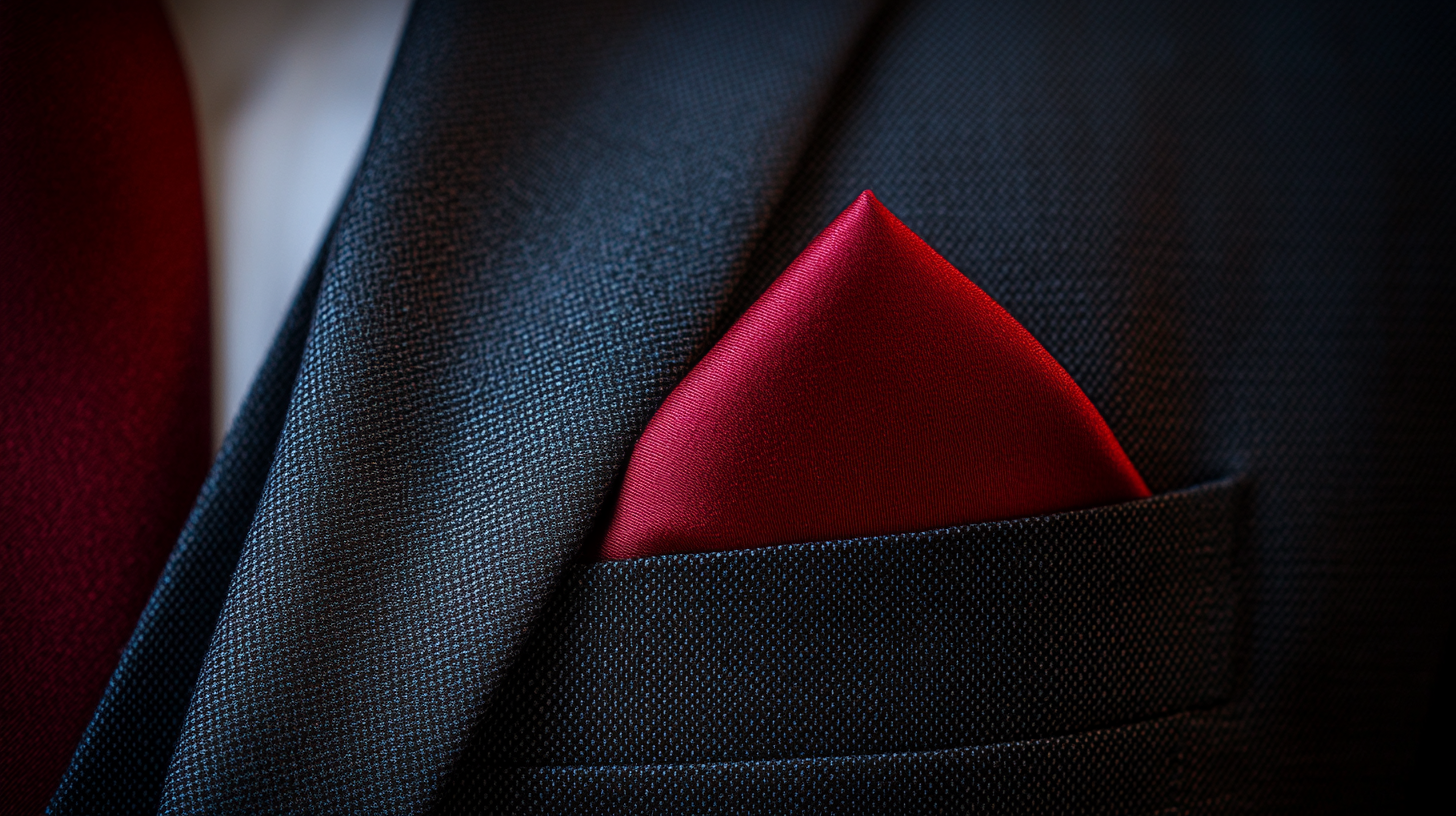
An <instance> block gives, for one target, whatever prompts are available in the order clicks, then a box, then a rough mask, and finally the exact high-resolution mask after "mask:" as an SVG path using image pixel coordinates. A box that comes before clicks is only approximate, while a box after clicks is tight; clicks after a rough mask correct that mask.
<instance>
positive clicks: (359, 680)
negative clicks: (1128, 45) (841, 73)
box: [161, 2, 863, 813]
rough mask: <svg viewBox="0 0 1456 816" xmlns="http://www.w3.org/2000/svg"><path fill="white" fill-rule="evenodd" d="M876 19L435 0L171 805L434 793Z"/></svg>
mask: <svg viewBox="0 0 1456 816" xmlns="http://www.w3.org/2000/svg"><path fill="white" fill-rule="evenodd" d="M862 19H863V14H862V13H861V12H857V11H854V10H853V9H852V8H848V7H844V6H841V5H837V4H836V5H833V6H816V5H812V4H811V5H797V4H796V5H794V6H792V7H790V8H788V9H778V8H776V7H774V6H769V5H766V6H764V7H762V8H755V7H749V6H742V5H739V4H731V5H728V6H723V5H722V4H716V3H705V4H700V5H699V7H696V8H693V7H667V8H632V7H623V8H576V7H571V6H561V7H557V6H553V5H547V4H539V3H523V4H518V5H517V6H516V7H514V8H512V7H491V8H485V7H482V6H480V5H478V4H474V3H448V2H440V3H424V4H421V5H420V6H418V7H417V8H416V9H415V10H414V12H413V15H412V18H411V21H410V22H409V24H408V27H407V30H406V32H405V34H404V37H403V44H402V46H401V51H400V55H399V58H398V62H397V65H396V67H395V72H394V76H393V78H392V80H391V82H390V83H389V86H388V87H387V89H386V92H385V98H384V102H383V104H382V108H381V113H380V117H379V121H378V123H377V125H376V130H375V133H374V135H373V137H372V141H371V145H370V148H369V150H368V154H367V156H366V159H365V160H364V163H363V165H362V167H361V169H360V171H359V175H358V178H357V180H356V182H355V186H354V188H353V191H352V192H351V193H350V195H349V197H348V198H347V200H346V201H345V203H344V204H343V208H342V211H341V213H340V216H339V220H338V223H337V226H336V232H335V234H334V237H333V239H332V241H331V243H330V245H329V247H328V250H327V252H328V258H327V261H326V264H325V267H324V269H323V271H322V280H321V281H320V284H319V286H320V288H319V293H318V299H317V303H316V305H315V306H314V309H313V314H312V318H311V325H310V327H309V336H308V340H307V343H306V346H305V348H304V351H303V353H302V356H301V358H300V362H299V364H298V372H297V376H296V379H295V380H294V382H293V383H292V393H291V395H290V398H289V403H288V406H287V418H286V421H285V423H284V427H283V429H282V431H281V433H280V436H279V438H278V442H277V449H276V453H275V454H274V457H273V461H272V463H271V466H270V470H269V472H268V476H267V483H266V487H265V488H264V489H263V491H262V494H261V497H260V499H259V500H258V504H257V507H256V512H254V513H253V515H252V518H251V522H250V529H249V530H248V533H247V538H246V543H245V544H244V545H243V551H242V555H241V556H240V557H239V560H238V562H237V568H236V570H235V571H234V572H233V574H232V576H231V583H230V585H229V588H228V597H227V601H226V603H225V604H224V607H223V610H222V612H221V613H220V615H219V617H218V619H217V627H216V632H215V634H214V635H213V638H212V642H211V644H210V646H209V648H208V651H207V656H206V659H205V660H204V662H203V664H202V667H201V670H200V672H199V674H198V675H197V680H196V687H195V690H194V691H193V693H192V697H191V700H190V703H189V709H188V712H187V715H186V721H185V724H184V725H183V727H182V729H181V732H180V735H179V736H178V737H177V743H176V748H175V750H174V751H173V753H172V756H171V761H170V769H169V771H168V775H167V782H166V785H165V787H164V789H163V796H162V804H161V807H162V809H163V810H164V811H167V812H219V811H249V812H253V811H257V810H300V809H305V810H324V811H348V812H358V811H377V812H390V813H403V812H411V811H418V810H421V809H423V808H425V807H427V806H428V804H429V803H430V802H431V801H432V799H433V798H434V796H435V792H436V790H437V788H438V786H439V784H440V781H441V780H442V778H443V776H444V775H445V773H446V772H447V771H448V769H449V768H450V767H451V765H452V764H453V763H454V760H455V758H456V757H457V756H458V754H459V752H460V751H461V750H462V749H463V748H464V745H465V742H466V739H467V737H468V736H469V733H470V729H471V726H472V724H473V721H474V718H475V715H476V713H477V712H478V711H479V710H480V709H481V708H482V707H483V705H484V703H485V701H487V700H488V699H489V697H490V694H491V692H492V690H493V688H494V684H495V680H496V677H497V675H498V673H499V672H500V671H501V669H502V668H503V667H504V666H505V665H506V664H507V661H508V659H509V657H510V655H511V654H513V653H514V651H515V650H516V649H517V647H518V646H519V643H520V641H521V639H522V638H523V637H524V635H525V632H526V629H527V625H528V623H529V621H530V619H531V618H532V616H533V615H534V612H535V610H536V609H537V608H539V606H540V604H541V603H542V602H543V601H544V599H545V596H546V594H547V592H548V591H549V590H550V588H551V587H552V585H553V583H554V581H555V579H556V577H557V575H558V573H559V570H560V569H561V568H562V567H563V566H564V565H565V563H566V562H567V561H568V559H570V558H571V557H572V555H573V554H574V552H575V550H576V548H577V547H578V546H579V543H580V540H581V538H582V537H583V535H584V534H585V532H586V530H587V528H588V527H589V526H590V524H591V522H592V519H593V516H594V514H595V513H596V511H597V509H598V507H599V506H600V504H601V501H602V498H603V496H604V495H605V493H606V491H607V489H608V486H609V484H610V482H611V481H612V479H613V478H614V477H615V476H616V474H617V473H618V471H619V469H620V466H621V464H622V462H623V461H624V460H625V457H626V453H627V450H628V449H629V447H630V445H631V442H632V440H633V439H635V437H636V436H637V434H639V433H640V432H641V429H642V426H643V425H644V424H645V423H646V420H647V417H648V415H649V414H650V412H651V410H652V408H653V407H655V405H656V404H657V403H658V402H660V401H661V399H662V396H663V394H664V393H665V392H666V390H667V389H668V388H669V387H670V386H671V384H672V383H673V382H674V381H676V379H677V378H678V377H680V376H681V374H682V372H683V371H684V370H685V368H686V364H687V361H688V359H689V358H690V357H691V356H692V355H693V354H694V353H695V351H697V350H699V348H700V347H701V346H702V345H703V344H704V342H705V334H706V329H707V328H708V326H709V325H710V324H711V323H712V322H713V320H714V318H715V317H716V315H717V312H718V310H719V309H721V307H722V304H723V303H724V294H725V290H726V288H727V287H728V286H729V285H730V284H731V282H732V281H733V279H734V277H735V276H736V275H737V274H738V273H739V272H740V271H741V269H742V268H743V261H744V259H745V258H746V256H747V254H748V246H749V245H750V243H751V241H752V239H753V238H754V237H755V236H756V235H757V234H758V233H759V232H760V231H761V228H762V224H763V220H764V218H765V217H766V215H767V212H768V208H769V205H770V204H771V202H772V201H773V200H774V198H775V197H776V193H777V191H779V190H781V188H782V185H783V183H784V181H785V180H786V177H787V171H788V169H789V168H790V167H791V165H792V162H793V159H794V158H795V156H796V155H797V152H798V150H799V148H800V147H801V145H802V141H803V139H804V137H805V136H807V133H808V123H809V122H810V120H811V118H812V115H813V113H814V111H815V110H816V109H817V106H818V105H819V104H820V102H821V101H822V98H823V95H824V92H825V91H826V89H827V88H828V86H829V83H830V81H831V80H832V78H833V77H834V75H835V73H836V70H837V68H838V66H839V65H840V64H841V63H842V61H843V58H844V54H845V51H846V49H847V47H848V46H849V45H850V44H851V43H852V42H853V37H854V35H855V34H856V32H857V31H858V28H859V25H860V23H861V21H862ZM703 114H707V115H706V116H704V115H703ZM708 190H712V191H714V192H713V195H711V196H705V195H704V193H705V191H708ZM563 389H566V390H563ZM224 482H225V483H226V484H227V485H229V486H231V481H230V480H228V479H224ZM179 606H180V605H179ZM171 614H177V615H185V614H188V612H187V610H184V609H178V610H175V611H174V612H173V613H171Z"/></svg>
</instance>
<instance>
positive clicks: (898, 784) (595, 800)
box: [440, 714, 1206, 816]
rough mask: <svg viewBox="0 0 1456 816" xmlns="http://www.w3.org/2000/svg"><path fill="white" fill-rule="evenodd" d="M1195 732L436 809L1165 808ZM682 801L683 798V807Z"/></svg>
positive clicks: (715, 774) (1163, 728)
mask: <svg viewBox="0 0 1456 816" xmlns="http://www.w3.org/2000/svg"><path fill="white" fill-rule="evenodd" d="M1205 738H1206V732H1205V730H1204V729H1203V728H1202V727H1201V725H1200V723H1199V721H1198V719H1197V718H1196V717H1194V716H1192V715H1189V714H1180V715H1175V716H1172V717H1166V718H1162V719H1159V720H1154V721H1151V722H1147V723H1140V724H1138V725H1135V726H1130V727H1128V728H1122V729H1117V730H1115V731H1092V732H1086V733H1081V734H1076V735H1071V736H1066V737H1059V738H1055V739H1047V740H1034V741H1028V742H1020V743H1006V744H999V745H980V746H973V747H966V748H952V749H947V750H942V751H922V752H914V753H893V754H862V755H857V756H845V757H814V758H807V759H784V760H767V761H761V762H724V763H716V764H709V765H616V766H612V765H607V766H598V767H580V766H577V767H571V766H558V767H540V768H506V769H499V770H481V771H477V772H476V773H474V774H472V776H471V780H472V782H473V783H474V784H477V785H479V787H480V788H481V790H483V791H489V793H488V794H487V796H485V797H484V798H483V799H482V800H481V801H478V802H472V803H468V804H464V805H462V806H457V805H456V803H453V802H446V803H445V805H444V807H442V808H441V809H440V812H441V813H455V812H458V813H502V814H506V813H591V814H616V813H632V814H638V813H642V814H658V813H660V814H664V816H666V815H667V814H680V813H684V812H691V813H695V814H696V813H703V814H733V813H795V814H800V813H823V814H840V813H866V814H868V813H883V814H887V816H891V815H893V816H898V815H899V814H921V813H924V814H941V813H1006V812H1015V813H1066V814H1084V813H1106V814H1124V813H1176V812H1179V810H1180V809H1181V808H1180V805H1181V804H1182V797H1181V796H1180V794H1181V793H1182V789H1183V786H1182V785H1181V784H1180V783H1181V781H1182V779H1183V774H1184V773H1186V771H1187V770H1188V768H1189V766H1190V765H1192V764H1193V760H1194V758H1195V756H1196V753H1197V748H1198V746H1199V744H1200V743H1201V742H1203V741H1204V740H1205ZM689 803H690V805H689Z"/></svg>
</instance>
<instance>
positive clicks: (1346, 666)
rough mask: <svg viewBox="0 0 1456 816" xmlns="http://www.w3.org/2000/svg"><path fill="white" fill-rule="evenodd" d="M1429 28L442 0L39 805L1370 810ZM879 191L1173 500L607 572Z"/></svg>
mask: <svg viewBox="0 0 1456 816" xmlns="http://www.w3.org/2000/svg"><path fill="white" fill-rule="evenodd" d="M1452 25H1453V23H1452V17H1451V13H1450V11H1449V9H1442V8H1432V9H1423V8H1417V7H1409V8H1405V7H1402V8H1394V9H1392V8H1388V7H1385V6H1381V7H1379V8H1374V7H1372V8H1370V9H1361V8H1355V7H1346V6H1343V5H1332V4H1328V3H1313V2H1311V3H1300V2H1258V3H1247V4H1236V3H1230V4H1214V5H1209V4H1198V3H1191V4H1186V3H1185V4H1172V3H1170V4H1157V3H1138V2H1128V3H1121V2H1112V3H1106V4H1089V5H1082V4H1070V3H1065V4H1059V3H1026V2H1008V3H995V2H988V3H968V2H960V1H959V0H943V1H942V0H916V1H915V2H905V3H883V4H874V3H853V2H847V3H831V2H804V3H767V2H765V3H714V2H701V3H691V2H689V3H642V2H631V1H630V0H627V1H624V2H620V3H592V4H573V3H569V2H560V3H557V2H551V3H543V2H521V3H510V2H502V3H489V4H487V3H474V2H453V1H452V0H422V1H421V2H420V3H419V4H418V5H417V7H416V8H415V9H414V10H413V12H412V16H411V18H410V21H409V23H408V26H407V29H406V31H405V33H404V36H403V41H402V44H401V46H400V50H399V54H398V58H397V61H396V64H395V67H394V69H393V73H392V76H391V79H390V80H389V83H388V86H387V90H386V92H385V95H384V100H383V103H382V107H381V109H380V112H379V117H378V121H377V124H376V126H375V129H374V132H373V135H372V138H371V140H370V143H369V147H368V150H367V153H366V155H365V157H364V160H363V162H362V165H361V167H360V169H359V171H358V175H357V177H356V178H355V180H354V182H353V184H352V187H351V188H350V191H349V193H348V195H347V197H346V198H345V200H344V202H343V204H342V206H341V208H340V211H339V213H338V216H337V219H336V221H335V222H334V225H333V227H332V229H331V231H330V233H329V235H328V238H327V240H326V242H325V244H324V247H323V250H322V252H321V253H320V255H319V258H318V261H317V263H316V265H315V266H314V268H313V271H312V272H311V274H310V275H309V276H308V278H307V281H306V283H305V284H304V286H303V288H302V290H301V291H300V293H299V295H298V298H297V301H296V302H295V304H294V306H293V310H292V312H291V313H290V315H289V317H288V319H287V322H286V325H285V326H284V328H283V330H282V332H281V333H280V335H279V337H278V340H277V342H276V344H275V346H274V347H273V350H272V352H271V354H270V356H269V358H268V361H267V363H266V365H265V367H264V369H263V371H262V373H261V375H260V377H259V379H258V380H257V382H256V384H255V386H254V388H253V390H252V392H251V395H250V396H249V397H248V399H247V402H246V404H245V405H244V407H243V409H242V412H241V414H240V416H239V418H238V420H237V422H236V424H235V425H234V427H233V429H232V431H231V433H230V434H229V435H228V437H227V441H226V442H225V444H224V446H223V449H222V452H221V454H220V456H219V458H218V460H217V463H216V465H215V467H214V469H213V471H212V475H211V476H210V478H209V479H208V481H207V483H206V486H205V487H204V489H203V491H202V494H201V496H200V498H199V500H198V504H197V506H196V509H195V510H194V512H193V515H192V517H191V520H190V522H189V523H188V525H187V527H186V530H185V531H184V533H183V535H182V538H181V540H180V541H179V543H178V545H177V548H176V550H175V552H174V554H173V555H172V558H171V561H170V563H169V565H168V567H167V569H166V573H165V574H164V576H163V579H162V582H161V583H160V585H159V586H158V589H157V590H156V593H155V595H154V596H153V597H152V600H151V602H150V605H149V606H148V608H147V611H146V613H145V614H144V616H143V618H142V620H141V623H140V625H139V627H138V629H137V630H136V633H135V635H134V637H133V639H132V641H131V643H130V645H129V646H128V648H127V651H126V653H125V655H124V656H123V658H122V662H121V666H120V668H119V669H118V670H117V673H116V675H115V677H114V678H113V680H112V682H111V685H110V687H109V689H108V691H107V693H106V697H105V699H104V701H103V702H102V704H101V707H100V709H99V711H98V713H97V715H96V718H95V720H94V722H93V723H92V725H91V727H90V729H89V730H88V731H87V734H86V737H85V740H84V741H83V743H82V745H81V746H80V749H79V751H78V753H77V754H76V757H75V759H74V761H73V764H72V766H71V769H70V771H69V772H68V774H67V776H66V778H65V781H64V782H63V784H62V786H61V789H60V790H59V792H58V793H57V795H56V798H55V800H54V802H53V804H52V808H53V809H54V810H55V811H56V812H58V813H89V812H103V811H104V812H112V813H117V812H137V813H140V812H152V811H155V810H157V809H158V808H160V809H162V810H164V811H166V812H168V813H231V812H238V813H245V812H246V813H251V812H340V813H345V812H347V813H363V812H378V813H422V812H427V811H438V812H541V813H720V812H721V813H771V812H772V813H778V812H814V813H819V812H823V813H844V812H882V813H919V812H927V813H929V812H980V811H983V810H985V811H993V810H994V811H996V812H1044V811H1067V812H1092V811H1098V812H1102V811H1106V812H1116V813H1152V812H1158V813H1162V812H1184V811H1187V812H1204V811H1241V810H1249V811H1258V812H1304V811H1309V812H1330V811H1336V810H1350V811H1355V812H1369V811H1372V810H1377V809H1382V808H1384V807H1386V806H1388V805H1389V804H1390V803H1391V802H1392V797H1395V796H1398V795H1399V794H1400V793H1401V792H1402V790H1403V788H1402V783H1403V781H1404V780H1405V779H1407V778H1408V775H1409V774H1410V773H1411V769H1412V768H1413V767H1415V764H1416V759H1417V758H1418V756H1419V746H1420V744H1421V743H1420V739H1421V729H1422V727H1423V723H1425V722H1426V714H1427V709H1428V701H1429V700H1430V699H1431V694H1430V692H1431V688H1432V685H1433V683H1434V682H1435V681H1436V677H1437V674H1436V669H1437V667H1438V665H1439V658H1440V653H1441V647H1442V643H1443V637H1444V633H1445V631H1446V628H1447V624H1448V622H1449V621H1450V616H1451V595H1450V589H1451V587H1452V578H1453V574H1452V570H1453V566H1456V555H1453V551H1452V546H1451V545H1452V541H1453V538H1452V533H1453V529H1452V520H1451V519H1452V515H1451V513H1450V512H1449V510H1450V497H1451V496H1452V495H1453V488H1456V484H1453V475H1452V465H1451V463H1452V462H1453V461H1456V458H1453V453H1456V451H1453V449H1452V448H1453V437H1456V428H1453V424H1452V422H1451V419H1452V413H1451V408H1452V396H1453V391H1452V377H1451V372H1452V371H1453V370H1456V353H1453V352H1456V344H1453V328H1452V327H1453V325H1456V324H1453V321H1452V319H1451V317H1450V315H1451V313H1452V311H1451V310H1452V308H1453V306H1456V277H1453V274H1452V273H1453V257H1456V255H1453V246H1456V244H1453V235H1456V230H1453V225H1456V219H1453V214H1456V199H1453V189H1456V188H1453V186H1452V180H1453V179H1452V171H1453V158H1452V156H1453V153H1452V151H1451V145H1452V141H1451V137H1452V135H1453V133H1452V129H1453V119H1452V99H1453V95H1452V90H1453V89H1452V87H1451V80H1450V76H1451V75H1450V73H1449V60H1450V49H1451V46H1452V36H1451V34H1452ZM864 189H873V190H874V191H875V192H876V194H877V195H878V196H879V198H880V199H881V200H882V201H884V202H885V204H886V205H887V206H889V207H890V209H892V210H893V211H894V212H895V213H896V214H897V215H898V216H899V217H900V218H901V219H902V220H903V221H904V222H905V223H906V224H907V225H909V226H910V228H911V229H913V230H915V231H916V232H917V233H918V234H920V235H921V236H922V237H924V238H925V240H926V241H927V242H928V243H929V244H930V245H931V246H932V247H934V248H935V249H936V250H937V251H939V252H940V253H941V254H943V255H944V256H945V257H946V258H947V259H948V260H949V261H950V262H951V263H952V264H954V265H955V266H956V267H957V268H958V269H960V270H962V271H963V272H965V273H966V274H967V275H968V276H970V277H971V278H972V279H973V280H974V281H975V282H976V283H977V284H979V285H980V286H981V287H982V288H983V289H985V290H986V291H987V292H988V293H990V294H991V295H992V296H993V297H995V298H996V299H997V300H998V301H999V302H1000V303H1001V304H1003V305H1004V306H1005V307H1006V308H1007V310H1009V311H1010V312H1011V314H1012V315H1014V316H1015V317H1016V318H1017V319H1018V320H1019V321H1020V322H1021V323H1022V324H1023V325H1025V326H1026V327H1027V329H1028V330H1030V332H1031V333H1032V334H1033V335H1034V336H1035V337H1036V338H1037V339H1038V340H1040V342H1041V343H1042V344H1043V345H1044V346H1045V347H1046V348H1047V349H1048V350H1049V351H1050V352H1051V354H1052V355H1053V356H1054V357H1055V358H1056V359H1057V360H1058V361H1059V362H1061V363H1062V365H1063V366H1065V368H1066V369H1067V370H1068V371H1069V372H1070V373H1071V375H1072V376H1073V378H1074V379H1076V381H1077V382H1078V383H1079V384H1080V385H1081V387H1082V388H1083V390H1084V391H1085V392H1086V393H1087V395H1088V396H1089V398H1090V399H1091V401H1092V402H1093V403H1094V404H1095V405H1096V407H1097V408H1098V410H1099V411H1100V412H1101V413H1102V415H1103V416H1104V417H1105V418H1106V420H1107V422H1108V424H1109V425H1110V427H1111V428H1112V430H1113V431H1114V433H1115V434H1116V436H1117V438H1118V439H1119V440H1120V441H1121V442H1122V444H1123V446H1124V447H1125V448H1126V450H1127V452H1128V455H1129V456H1130V457H1131V459H1132V461H1133V462H1134V463H1135V464H1136V466H1137V468H1138V469H1139V471H1140V472H1141V473H1142V474H1143V476H1144V477H1145V479H1146V481H1147V483H1148V485H1149V486H1150V488H1151V489H1152V491H1153V492H1154V494H1155V496H1154V498H1152V499H1150V500H1147V501H1143V502H1137V503H1131V504H1127V505H1119V506H1114V507H1109V508H1102V509H1097V510H1089V511H1081V512H1077V513H1071V514H1063V515H1058V516H1050V517H1042V518H1032V519H1022V520H1016V521H1010V522H1004V523H995V524H986V525H973V526H970V527H964V528H956V529H950V530H940V531H924V532H923V533H912V534H907V535H902V536H889V537H883V538H877V539H865V540H859V541H852V542H821V543H805V544H799V545H791V546H786V547H773V548H766V549H759V550H752V551H746V552H736V553H718V554H707V555H685V556H666V557H660V558H651V559H644V560H641V561H632V562H621V563H610V564H607V563H603V564H578V563H576V560H575V557H576V554H577V551H578V548H579V547H580V546H581V544H582V542H583V541H584V540H586V539H587V538H588V537H589V536H590V535H592V534H593V531H594V530H595V529H597V528H598V527H599V525H600V521H601V515H602V513H603V508H604V506H606V502H607V501H608V499H609V496H610V494H611V490H612V488H613V485H614V484H615V482H616V481H617V480H618V479H619V478H620V475H621V473H622V470H623V467H624V464H625V462H626V460H627V456H628V455H629V453H630V451H631V448H632V444H633V442H634V441H635V439H636V438H637V436H638V435H639V434H640V433H641V432H642V429H643V427H644V426H645V424H646V422H647V421H648V419H649V418H650V417H651V415H652V413H653V411H654V409H655V407H656V406H657V405H658V404H659V403H660V402H661V400H662V399H663V397H664V396H665V394H666V393H667V392H668V391H669V390H670V389H671V388H672V386H673V385H674V384H675V383H676V382H677V380H678V379H679V378H680V377H681V376H682V375H683V374H684V372H686V371H687V370H688V368H689V367H690V365H691V364H692V363H693V361H694V360H695V359H696V358H697V357H698V356H700V355H701V354H702V353H703V352H704V350H705V349H706V348H708V347H709V346H710V345H711V343H712V341H713V340H714V338H716V337H717V336H719V335H720V334H721V333H722V331H723V330H724V329H725V328H726V327H727V325H729V324H730V323H731V321H732V320H733V318H734V317H735V315H737V314H738V313H740V312H741V311H742V310H743V309H744V308H745V306H746V305H747V304H748V303H750V302H751V301H752V300H753V298H754V297H755V296H756V294H757V293H758V292H760V291H762V289H763V288H764V287H765V286H766V285H767V284H768V282H769V281H771V280H772V279H773V277H774V275H776V274H777V273H778V272H779V271H780V270H782V269H783V268H784V266H785V265H786V264H787V263H788V261H789V260H791V259H792V258H793V257H794V255H795V254H796V253H797V252H798V251H799V250H801V249H802V248H803V247H804V245H805V244H806V243H807V242H808V241H809V239H810V238H811V237H812V236H813V235H814V234H815V233H816V232H817V231H818V230H820V229H822V228H823V227H824V225H825V224H827V223H828V222H829V220H830V219H831V218H832V217H833V216H834V215H835V214H836V213H838V212H839V211H840V210H842V209H843V208H844V207H845V206H846V205H848V204H849V202H851V201H852V200H853V199H854V197H855V196H856V195H857V194H858V193H859V192H860V191H861V190H864ZM1437 699H1438V703H1439V701H1440V700H1441V699H1444V698H1439V697H1438V698H1437Z"/></svg>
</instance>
